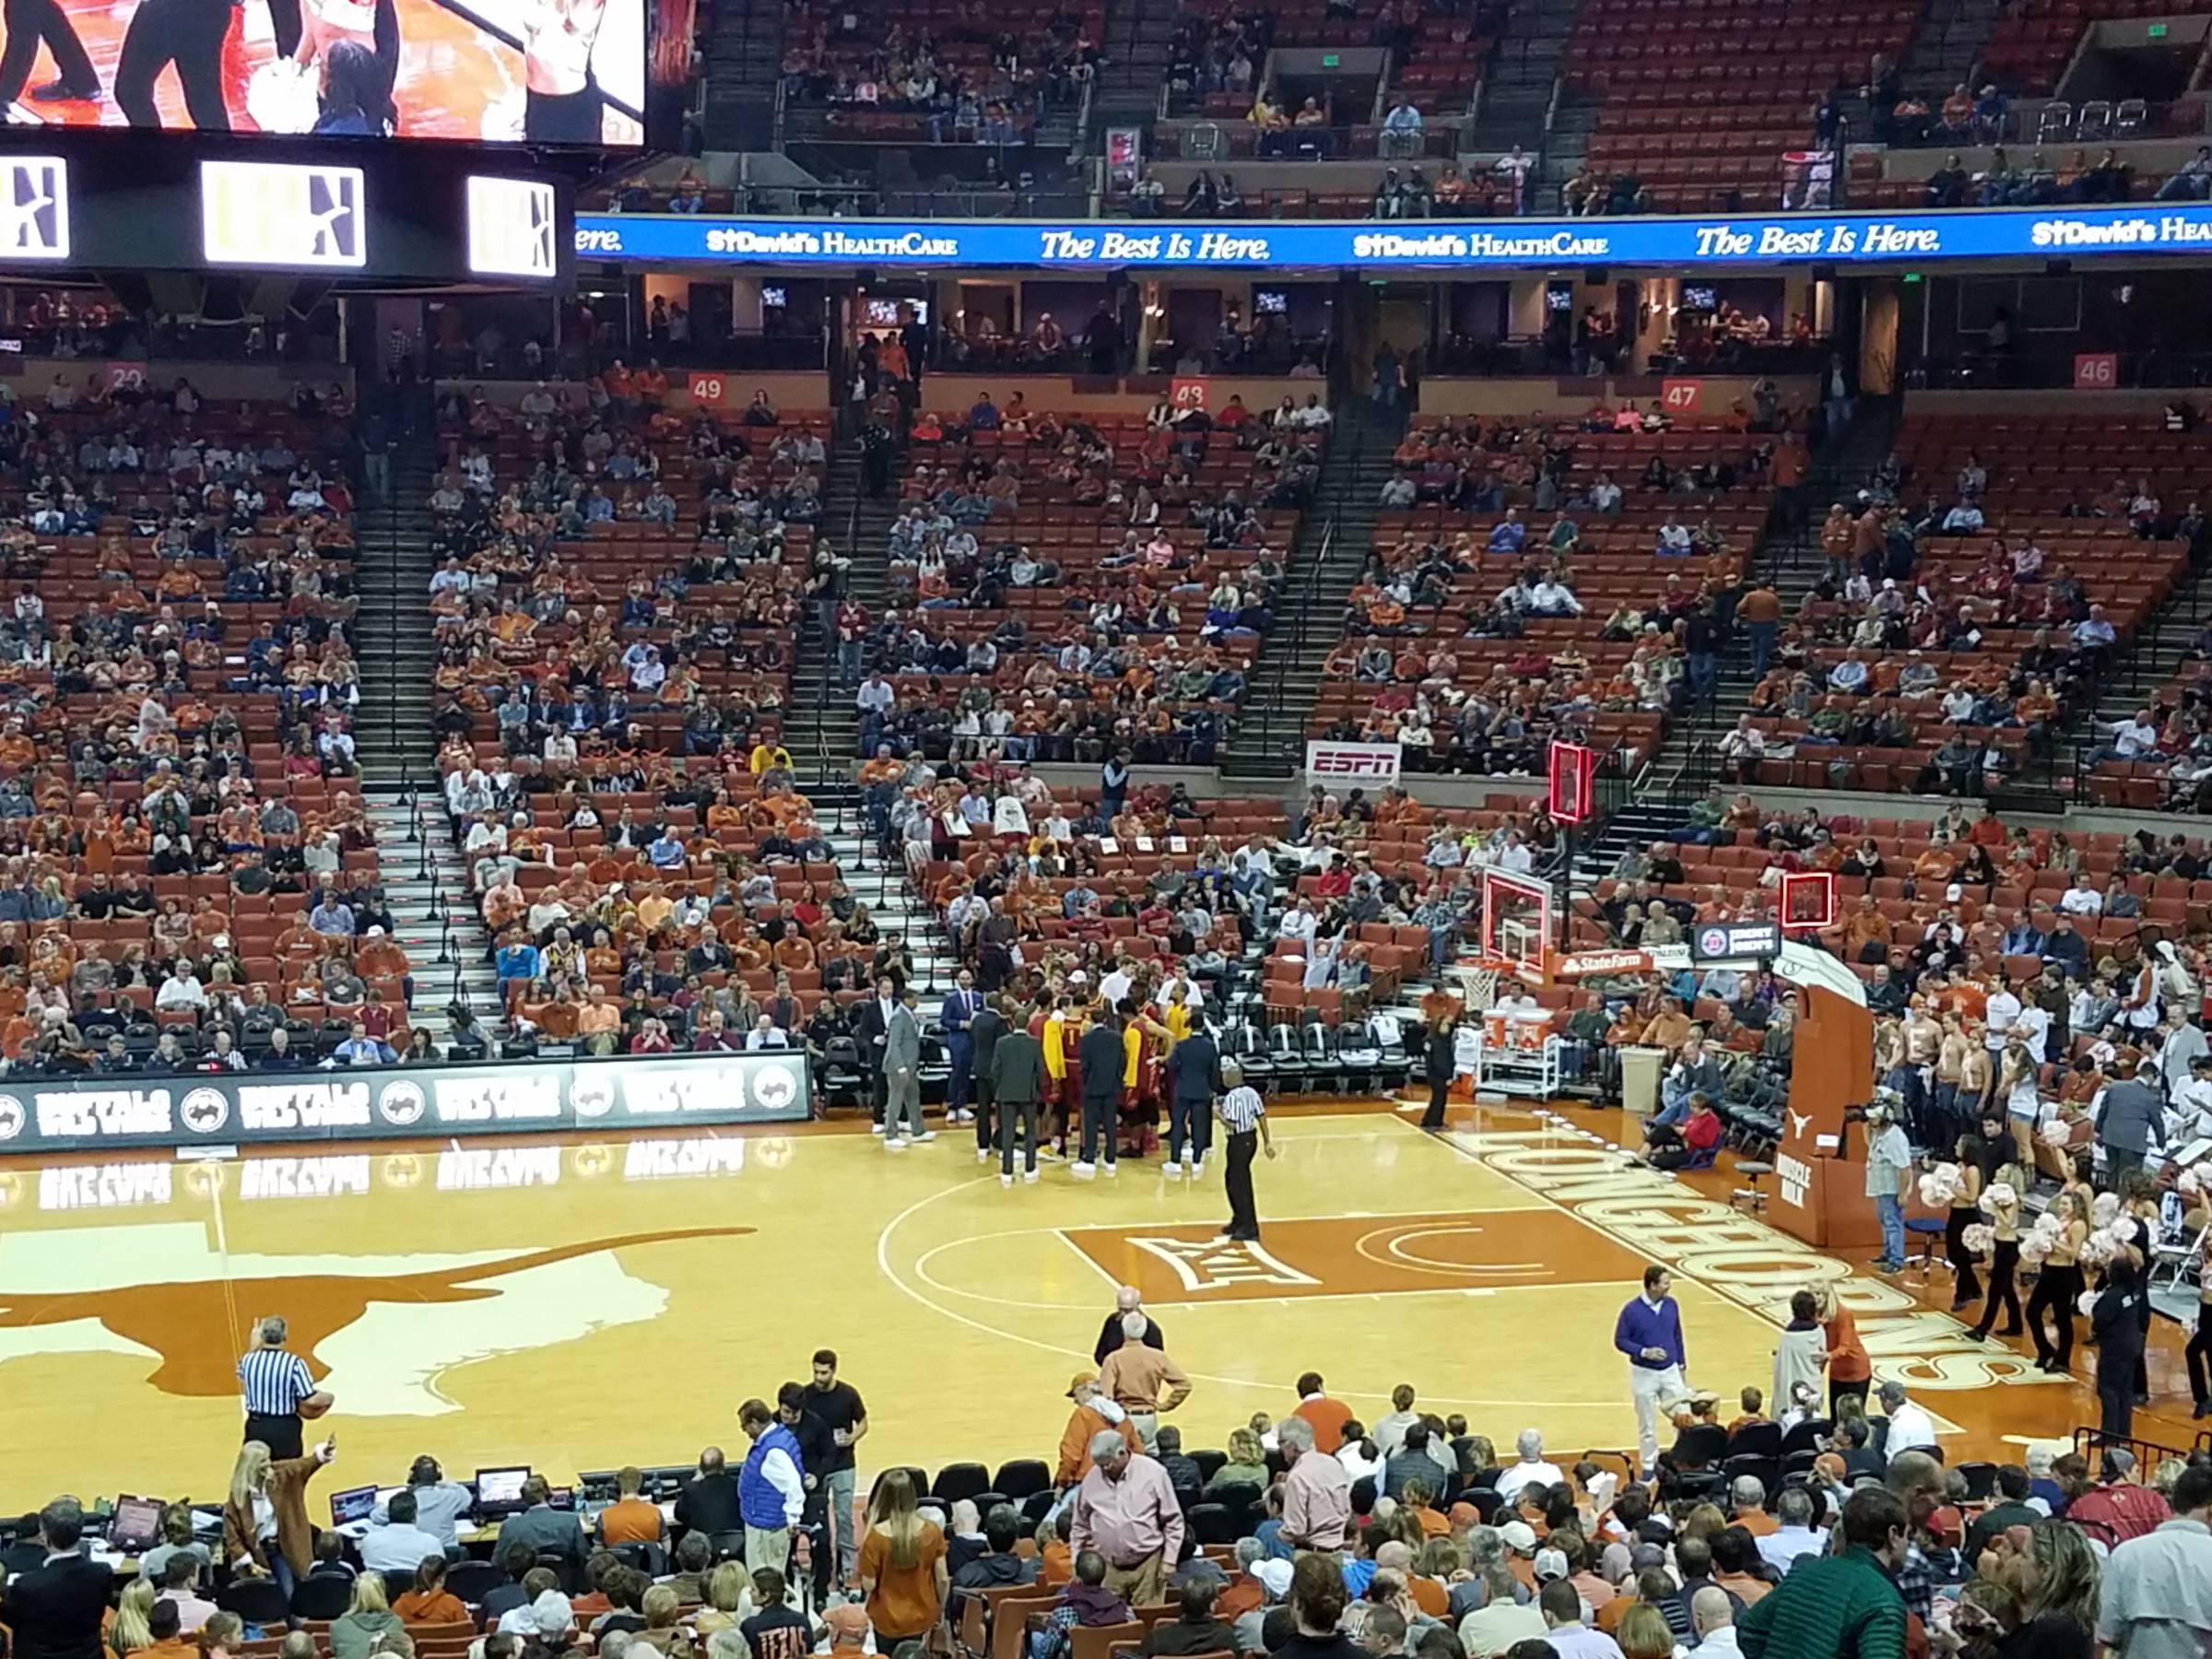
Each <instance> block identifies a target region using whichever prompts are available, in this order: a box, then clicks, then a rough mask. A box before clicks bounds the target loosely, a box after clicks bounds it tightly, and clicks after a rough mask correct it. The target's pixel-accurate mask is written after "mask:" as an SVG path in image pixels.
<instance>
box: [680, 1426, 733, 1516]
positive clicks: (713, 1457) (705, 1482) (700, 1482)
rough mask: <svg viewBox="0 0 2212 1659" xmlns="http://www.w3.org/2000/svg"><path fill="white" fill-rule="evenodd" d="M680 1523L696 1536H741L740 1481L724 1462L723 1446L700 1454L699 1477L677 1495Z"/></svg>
mask: <svg viewBox="0 0 2212 1659" xmlns="http://www.w3.org/2000/svg"><path fill="white" fill-rule="evenodd" d="M676 1519H677V1524H679V1525H681V1526H684V1527H686V1528H688V1530H690V1531H692V1532H700V1533H725V1532H737V1531H739V1530H740V1529H741V1528H742V1527H743V1525H744V1523H743V1522H741V1521H740V1520H738V1518H737V1477H735V1476H734V1475H732V1474H731V1473H730V1471H729V1467H728V1465H726V1464H725V1463H724V1461H723V1455H722V1448H721V1447H720V1446H709V1447H708V1448H707V1449H706V1450H705V1451H704V1452H701V1453H700V1454H699V1473H698V1474H696V1475H694V1476H693V1477H691V1478H690V1479H689V1480H687V1481H686V1482H684V1485H683V1489H682V1490H681V1491H679V1492H677V1495H676Z"/></svg>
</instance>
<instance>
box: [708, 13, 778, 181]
mask: <svg viewBox="0 0 2212 1659" xmlns="http://www.w3.org/2000/svg"><path fill="white" fill-rule="evenodd" d="M783 18H784V7H783V6H782V4H781V3H780V0H718V4H717V5H716V6H715V7H714V29H713V32H712V34H711V35H709V36H708V39H707V75H706V81H707V101H706V123H705V124H706V140H707V148H709V149H711V150H740V151H743V150H765V149H768V148H769V147H771V144H772V143H773V141H774V136H775V113H776V81H777V78H778V76H779V75H780V74H781V72H782V62H783Z"/></svg>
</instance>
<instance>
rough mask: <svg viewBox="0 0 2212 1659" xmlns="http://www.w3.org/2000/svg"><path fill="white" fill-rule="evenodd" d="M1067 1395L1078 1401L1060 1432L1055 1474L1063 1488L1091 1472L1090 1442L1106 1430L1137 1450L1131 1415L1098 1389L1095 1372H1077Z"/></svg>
mask: <svg viewBox="0 0 2212 1659" xmlns="http://www.w3.org/2000/svg"><path fill="white" fill-rule="evenodd" d="M1067 1397H1068V1398H1069V1399H1070V1400H1072V1401H1074V1402H1075V1406H1076V1408H1075V1410H1073V1411H1072V1412H1070V1413H1069V1414H1068V1418H1067V1427H1066V1428H1065V1429H1063V1430H1061V1431H1060V1463H1059V1466H1058V1468H1057V1470H1056V1471H1055V1472H1054V1474H1053V1484H1054V1485H1055V1486H1057V1487H1059V1488H1062V1489H1063V1490H1065V1488H1068V1487H1071V1486H1074V1485H1075V1484H1076V1483H1077V1482H1078V1481H1080V1480H1081V1479H1082V1478H1083V1477H1085V1476H1086V1475H1088V1474H1089V1473H1090V1465H1091V1451H1090V1448H1091V1442H1092V1441H1094V1440H1095V1439H1096V1438H1097V1437H1098V1436H1099V1435H1100V1433H1101V1432H1103V1431H1104V1430H1114V1431H1115V1432H1117V1433H1118V1434H1120V1435H1121V1437H1122V1439H1123V1441H1124V1443H1125V1444H1126V1445H1127V1446H1128V1447H1129V1449H1130V1450H1131V1451H1135V1450H1136V1446H1137V1439H1136V1430H1135V1429H1134V1428H1133V1427H1131V1426H1130V1422H1129V1414H1128V1413H1127V1412H1125V1411H1124V1410H1123V1409H1122V1408H1121V1407H1120V1406H1116V1405H1115V1404H1114V1403H1113V1402H1112V1400H1111V1399H1108V1398H1107V1397H1106V1396H1105V1395H1103V1394H1100V1392H1099V1374H1098V1372H1096V1371H1077V1373H1076V1374H1075V1375H1074V1376H1073V1377H1072V1378H1070V1379H1069V1381H1068V1384H1067Z"/></svg>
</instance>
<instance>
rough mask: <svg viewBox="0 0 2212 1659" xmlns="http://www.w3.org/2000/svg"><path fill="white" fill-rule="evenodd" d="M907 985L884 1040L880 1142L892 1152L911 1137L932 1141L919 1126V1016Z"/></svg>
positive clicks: (932, 1134) (929, 1133)
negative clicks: (881, 1137) (881, 1136)
mask: <svg viewBox="0 0 2212 1659" xmlns="http://www.w3.org/2000/svg"><path fill="white" fill-rule="evenodd" d="M918 1001H919V998H918V997H917V995H916V994H915V992H914V990H913V988H912V986H911V985H910V986H909V987H908V988H907V989H906V991H905V992H904V993H903V994H901V995H900V998H899V1001H898V1003H897V1004H896V1005H895V1006H893V1007H892V1009H891V1018H890V1023H889V1025H888V1027H887V1028H886V1029H885V1031H884V1041H883V1144H884V1145H885V1146H886V1147H888V1148H889V1149H890V1150H891V1151H893V1152H903V1151H905V1150H906V1143H907V1142H908V1141H910V1140H915V1141H933V1140H935V1139H936V1138H937V1137H936V1135H935V1132H934V1131H932V1130H928V1129H924V1127H923V1126H922V1016H921V1015H920V1014H918V1013H916V1012H915V1006H916V1004H917V1002H918Z"/></svg>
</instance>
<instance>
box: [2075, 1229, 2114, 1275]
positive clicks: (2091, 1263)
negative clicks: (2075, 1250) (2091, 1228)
mask: <svg viewBox="0 0 2212 1659" xmlns="http://www.w3.org/2000/svg"><path fill="white" fill-rule="evenodd" d="M2116 1248H2117V1246H2115V1245H2114V1244H2113V1242H2112V1234H2110V1233H2109V1232H2106V1231H2104V1230H2102V1229H2101V1228H2100V1229H2099V1230H2097V1231H2095V1232H2093V1233H2091V1234H2090V1235H2089V1236H2088V1238H2086V1239H2084V1240H2083V1241H2081V1265H2083V1266H2084V1267H2101V1266H2103V1265H2105V1264H2106V1263H2107V1262H2109V1261H2111V1260H2112V1253H2113V1251H2114V1250H2115V1249H2116Z"/></svg>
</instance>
